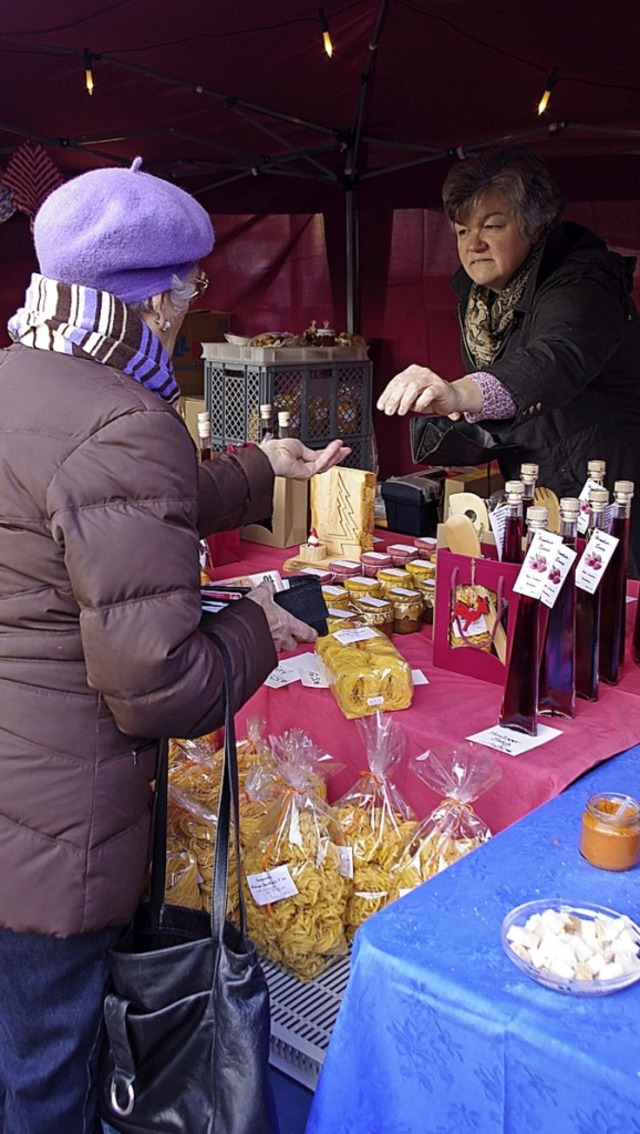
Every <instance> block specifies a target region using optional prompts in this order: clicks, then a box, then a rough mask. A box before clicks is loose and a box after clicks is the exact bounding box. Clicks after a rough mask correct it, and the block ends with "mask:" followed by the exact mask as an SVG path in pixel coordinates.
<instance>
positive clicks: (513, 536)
mask: <svg viewBox="0 0 640 1134" xmlns="http://www.w3.org/2000/svg"><path fill="white" fill-rule="evenodd" d="M504 490H505V492H506V494H507V504H506V508H507V515H506V519H505V524H504V541H503V544H502V561H503V563H522V560H523V559H524V554H523V551H522V540H523V537H524V512H523V508H522V497H523V494H524V484H523V483H522V481H521V480H508V481H507V483H506V484H505V486H504Z"/></svg>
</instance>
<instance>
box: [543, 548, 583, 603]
mask: <svg viewBox="0 0 640 1134" xmlns="http://www.w3.org/2000/svg"><path fill="white" fill-rule="evenodd" d="M577 558H578V552H577V551H574V549H573V548H572V547H567V545H566V543H561V544H560V547H559V548H558V550H557V552H556V557H555V559H554V560H553V562H552V564H551V566H550V567H549V570H548V571H547V576H546V579H545V581H544V586H543V588H542V594H541V595H540V600H541V602H543V603H544V604H545V606H548V607H552V606H554V605H555V602H556V599H557V598H558V595H559V594H560V591H561V590H562V588H563V586H564V583H565V579H566V578H567V575H568V574H569V571H570V570H571V565H572V564H573V563H575V561H576V559H577Z"/></svg>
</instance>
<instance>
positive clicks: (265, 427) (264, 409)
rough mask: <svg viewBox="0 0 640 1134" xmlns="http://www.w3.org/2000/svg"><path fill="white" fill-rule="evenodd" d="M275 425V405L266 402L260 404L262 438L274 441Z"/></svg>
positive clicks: (262, 439)
mask: <svg viewBox="0 0 640 1134" xmlns="http://www.w3.org/2000/svg"><path fill="white" fill-rule="evenodd" d="M275 435H276V434H275V429H274V425H273V406H272V405H270V404H269V402H265V403H264V405H261V406H260V440H261V441H273V439H274V437H275Z"/></svg>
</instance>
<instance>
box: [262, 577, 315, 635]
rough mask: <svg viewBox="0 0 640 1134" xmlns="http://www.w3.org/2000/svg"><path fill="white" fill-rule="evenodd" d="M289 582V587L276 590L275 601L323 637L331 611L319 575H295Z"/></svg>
mask: <svg viewBox="0 0 640 1134" xmlns="http://www.w3.org/2000/svg"><path fill="white" fill-rule="evenodd" d="M287 582H288V583H289V586H288V588H287V589H286V590H284V591H276V593H275V595H274V596H273V598H274V601H275V602H277V603H278V606H281V607H282V608H283V610H287V611H288V612H289V614H293V616H294V618H299V619H300V621H301V622H306V623H307V625H308V626H311V627H312V628H313V629H314V630H316V631H317V632H318V634H319V635H320V637H322V636H323V635H324V634H326V633H327V615H328V613H329V611H328V610H327V604H326V602H325V601H324V595H323V593H322V587H321V586H320V581H319V579H318V577H317V575H293V576H292V577H291V578H290V579H288V580H287Z"/></svg>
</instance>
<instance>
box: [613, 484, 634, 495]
mask: <svg viewBox="0 0 640 1134" xmlns="http://www.w3.org/2000/svg"><path fill="white" fill-rule="evenodd" d="M634 487H635V485H634V483H633V481H632V480H616V481H615V482H614V485H613V491H614V493H615V495H616V496H633V491H634Z"/></svg>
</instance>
